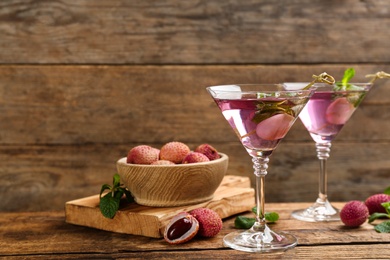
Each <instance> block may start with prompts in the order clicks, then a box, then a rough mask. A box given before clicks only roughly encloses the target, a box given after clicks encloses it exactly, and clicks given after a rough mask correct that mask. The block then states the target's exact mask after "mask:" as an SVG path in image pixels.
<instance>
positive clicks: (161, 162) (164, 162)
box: [151, 160, 175, 165]
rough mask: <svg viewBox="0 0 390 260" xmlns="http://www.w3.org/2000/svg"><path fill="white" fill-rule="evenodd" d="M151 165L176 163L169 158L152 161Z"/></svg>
mask: <svg viewBox="0 0 390 260" xmlns="http://www.w3.org/2000/svg"><path fill="white" fill-rule="evenodd" d="M151 165H175V163H174V162H171V161H167V160H158V161H155V162H152V163H151Z"/></svg>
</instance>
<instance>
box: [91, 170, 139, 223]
mask: <svg viewBox="0 0 390 260" xmlns="http://www.w3.org/2000/svg"><path fill="white" fill-rule="evenodd" d="M106 190H108V193H107V194H105V195H104V196H103V197H102V194H103V193H104V191H106ZM123 194H125V195H126V199H127V202H129V203H131V202H134V198H133V197H132V196H131V193H130V191H129V190H128V189H127V188H125V187H124V186H123V184H121V183H120V176H119V174H117V173H116V174H115V175H114V177H113V181H112V186H110V185H108V184H103V185H102V188H101V189H100V194H99V198H100V203H99V208H100V212H101V213H102V214H103V216H104V217H106V218H113V217H114V216H115V214H116V212H117V211H118V209H119V205H120V201H121V199H122V197H123Z"/></svg>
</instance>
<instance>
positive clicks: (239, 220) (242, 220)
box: [234, 207, 279, 229]
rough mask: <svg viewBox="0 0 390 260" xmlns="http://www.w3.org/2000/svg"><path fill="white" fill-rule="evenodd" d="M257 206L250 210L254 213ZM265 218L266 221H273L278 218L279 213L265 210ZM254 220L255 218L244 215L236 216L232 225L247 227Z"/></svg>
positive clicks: (251, 224) (252, 223) (250, 225)
mask: <svg viewBox="0 0 390 260" xmlns="http://www.w3.org/2000/svg"><path fill="white" fill-rule="evenodd" d="M256 210H257V207H253V208H252V212H253V213H255V214H256ZM264 218H265V220H266V221H267V222H268V223H274V222H276V221H278V220H279V214H278V213H276V212H266V213H265V215H264ZM255 222H256V219H255V218H251V217H245V216H237V217H236V219H235V220H234V226H235V227H236V228H242V229H249V228H251V227H252V226H253V225H254V224H255Z"/></svg>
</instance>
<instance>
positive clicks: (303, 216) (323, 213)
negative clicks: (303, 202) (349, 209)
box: [291, 200, 340, 222]
mask: <svg viewBox="0 0 390 260" xmlns="http://www.w3.org/2000/svg"><path fill="white" fill-rule="evenodd" d="M291 215H292V216H293V217H294V218H296V219H298V220H302V221H307V222H321V221H339V220H340V213H339V210H338V209H336V208H334V207H333V206H332V205H331V204H330V202H329V201H328V200H325V202H323V201H320V200H317V201H316V202H315V203H314V204H313V205H312V206H310V207H308V208H307V209H300V210H296V211H293V213H292V214H291Z"/></svg>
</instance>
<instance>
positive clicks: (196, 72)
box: [0, 0, 390, 212]
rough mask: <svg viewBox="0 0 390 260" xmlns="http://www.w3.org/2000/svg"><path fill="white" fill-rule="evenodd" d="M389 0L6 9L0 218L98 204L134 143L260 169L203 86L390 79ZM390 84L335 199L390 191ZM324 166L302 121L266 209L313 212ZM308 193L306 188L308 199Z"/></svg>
mask: <svg viewBox="0 0 390 260" xmlns="http://www.w3.org/2000/svg"><path fill="white" fill-rule="evenodd" d="M389 26H390V15H389V8H388V1H387V0H378V1H372V0H367V1H359V0H343V1H336V0H331V1H321V0H314V1H311V0H290V1H288V0H282V1H278V2H275V1H271V0H252V1H245V2H242V1H238V0H232V1H227V2H221V1H214V0H213V1H202V0H196V1H195V0H190V1H184V2H183V1H178V0H165V1H144V2H140V1H135V0H131V1H123V0H112V1H108V0H97V1H93V3H92V2H90V1H77V2H76V1H60V2H59V1H54V0H47V1H38V0H31V1H18V0H6V1H1V3H0V35H1V37H0V180H1V181H2V185H0V197H1V198H2V199H1V202H0V211H13V212H22V211H39V210H59V209H62V208H63V207H64V203H65V202H66V201H69V200H72V199H77V198H80V197H85V196H88V195H90V194H95V193H98V191H99V190H100V186H101V185H102V184H103V183H108V182H110V181H111V178H112V175H113V174H114V173H115V171H116V169H115V162H116V161H117V160H118V159H119V158H121V157H123V156H125V155H126V154H127V151H128V150H129V149H130V148H131V147H133V146H135V145H138V144H149V145H152V146H155V147H157V148H159V147H161V146H162V145H163V144H164V143H166V142H168V141H173V140H177V141H182V142H185V143H187V144H188V145H189V146H190V147H191V148H195V147H196V146H197V145H198V144H200V143H210V144H212V145H213V146H215V147H216V148H218V149H219V150H220V151H221V152H223V153H227V154H228V155H229V158H230V164H229V169H228V173H229V174H234V175H239V176H248V177H250V178H251V180H252V181H253V179H254V178H253V174H252V166H251V162H250V159H249V157H248V155H247V154H246V152H245V151H244V149H243V148H242V146H241V145H240V144H239V143H238V140H237V138H236V136H235V135H234V133H233V132H232V130H231V129H230V128H229V126H228V124H227V123H226V122H225V120H224V119H223V117H222V115H221V114H220V112H219V110H218V108H217V107H216V105H215V104H214V103H213V101H212V100H211V98H210V97H209V96H208V94H207V92H206V90H205V87H207V86H209V85H216V84H231V83H255V82H256V83H258V82H262V83H271V82H286V81H289V82H291V81H310V80H311V77H312V75H313V74H319V73H321V72H323V71H326V72H328V73H329V74H331V75H333V76H334V77H336V78H337V79H340V78H341V77H342V75H343V71H344V70H345V69H346V68H349V67H354V68H355V69H356V73H357V74H356V76H355V79H356V81H366V80H367V79H366V78H365V75H366V74H370V73H374V72H377V71H387V72H389V71H390V53H389V51H388V46H389V39H390V31H389V30H387V29H386V28H389ZM389 84H390V81H386V80H378V81H377V84H376V85H375V87H374V89H373V90H372V91H371V92H370V93H369V94H368V96H367V97H366V99H365V100H364V101H363V103H362V104H361V105H360V107H359V109H358V110H357V111H356V113H355V114H354V115H353V117H352V119H351V120H350V121H349V122H348V124H347V125H346V126H345V128H344V129H343V130H342V132H341V133H340V134H339V136H338V137H337V138H336V140H335V141H334V144H333V146H332V152H331V158H330V159H329V195H330V198H331V199H332V200H340V201H341V200H342V201H345V200H350V199H361V200H362V199H365V198H366V197H367V196H368V195H370V194H373V193H378V192H381V191H382V190H383V189H384V188H386V187H387V186H390V183H389V182H388V179H389V178H388V177H389V176H390V163H389V162H388V161H389V160H388V157H389V155H390V154H389V145H390V131H389V130H390V123H389V122H390V120H389V118H390V114H389V111H390V110H389V109H390V107H389V106H390V87H389ZM317 171H318V162H317V161H316V158H315V148H314V144H313V141H312V140H311V138H310V136H309V134H308V133H307V131H306V130H305V129H304V128H303V126H302V124H301V122H299V121H297V122H296V124H295V125H294V127H293V128H292V130H291V131H290V133H289V134H288V136H287V137H286V138H285V140H283V142H282V143H281V144H280V146H279V147H278V148H277V150H276V151H275V153H274V155H273V156H272V157H271V162H270V169H269V175H268V176H267V183H266V184H267V188H266V195H267V200H268V201H274V202H278V201H280V202H289V201H314V199H315V198H316V196H317V178H318V177H317ZM302 187H305V188H304V189H303V188H302Z"/></svg>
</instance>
